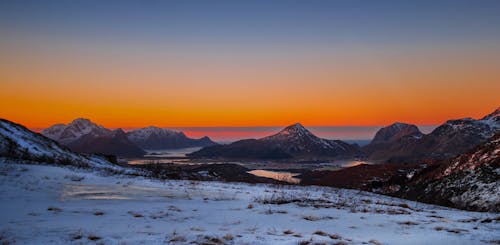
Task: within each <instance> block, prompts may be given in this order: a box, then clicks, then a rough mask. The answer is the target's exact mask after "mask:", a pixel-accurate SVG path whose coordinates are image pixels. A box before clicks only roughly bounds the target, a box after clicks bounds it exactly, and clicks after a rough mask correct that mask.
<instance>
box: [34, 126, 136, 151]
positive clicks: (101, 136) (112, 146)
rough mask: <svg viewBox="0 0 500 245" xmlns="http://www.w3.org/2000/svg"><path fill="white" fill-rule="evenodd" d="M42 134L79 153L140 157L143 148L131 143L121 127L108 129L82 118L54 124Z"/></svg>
mask: <svg viewBox="0 0 500 245" xmlns="http://www.w3.org/2000/svg"><path fill="white" fill-rule="evenodd" d="M42 134H43V135H45V136H47V137H49V138H51V139H53V140H56V141H58V142H59V143H61V144H64V145H66V146H67V147H69V148H70V149H71V150H73V151H76V152H81V153H102V154H108V155H116V156H123V157H141V156H143V155H144V154H145V152H144V150H142V149H141V148H139V147H138V146H136V145H135V144H134V143H132V142H131V141H130V140H129V139H128V138H127V136H126V134H125V132H123V130H121V129H117V130H110V129H107V128H104V127H102V126H100V125H97V124H95V123H93V122H92V121H90V120H88V119H84V118H78V119H75V120H73V121H72V122H71V123H70V124H68V125H64V124H56V125H54V126H52V127H49V128H47V129H45V130H43V131H42Z"/></svg>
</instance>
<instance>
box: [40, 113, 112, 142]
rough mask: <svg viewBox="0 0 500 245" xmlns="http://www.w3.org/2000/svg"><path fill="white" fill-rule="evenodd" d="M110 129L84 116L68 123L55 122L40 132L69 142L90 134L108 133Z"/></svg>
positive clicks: (100, 134) (59, 140) (54, 138)
mask: <svg viewBox="0 0 500 245" xmlns="http://www.w3.org/2000/svg"><path fill="white" fill-rule="evenodd" d="M110 133H111V130H109V129H107V128H104V127H103V126H100V125H97V124H95V123H93V122H92V121H90V120H89V119H85V118H77V119H75V120H73V121H72V122H71V123H70V124H68V125H65V124H56V125H53V126H51V127H49V128H46V129H45V130H43V131H42V134H43V135H45V136H46V137H49V138H51V139H53V140H56V141H58V142H60V143H63V144H68V143H71V142H73V141H75V140H78V139H79V138H80V137H82V136H84V135H87V134H91V135H94V136H104V135H109V134H110Z"/></svg>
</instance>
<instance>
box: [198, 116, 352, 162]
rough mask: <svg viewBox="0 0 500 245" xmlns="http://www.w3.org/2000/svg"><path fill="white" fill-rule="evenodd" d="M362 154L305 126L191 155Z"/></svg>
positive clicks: (258, 157)
mask: <svg viewBox="0 0 500 245" xmlns="http://www.w3.org/2000/svg"><path fill="white" fill-rule="evenodd" d="M358 154H359V147H358V146H357V145H351V144H348V143H345V142H343V141H340V140H327V139H321V138H319V137H317V136H315V135H314V134H312V133H311V132H310V131H309V130H307V129H306V128H304V127H303V126H302V125H301V124H299V123H297V124H293V125H290V126H288V127H286V128H285V129H283V130H281V131H280V132H278V133H277V134H274V135H271V136H268V137H264V138H261V139H247V140H240V141H237V142H234V143H232V144H229V145H218V146H210V147H205V148H203V149H201V150H200V151H197V152H194V153H192V154H190V156H192V157H227V158H249V159H252V158H253V159H273V158H275V159H279V158H291V157H295V158H308V159H321V158H325V157H330V158H334V157H346V156H355V155H358Z"/></svg>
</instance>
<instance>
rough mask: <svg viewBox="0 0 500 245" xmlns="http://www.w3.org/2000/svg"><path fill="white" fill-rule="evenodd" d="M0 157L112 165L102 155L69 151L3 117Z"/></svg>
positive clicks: (0, 130)
mask: <svg viewBox="0 0 500 245" xmlns="http://www.w3.org/2000/svg"><path fill="white" fill-rule="evenodd" d="M0 156H1V157H6V158H9V159H13V160H22V161H23V163H24V162H38V163H43V164H55V165H71V166H77V167H90V168H99V169H102V168H106V169H114V168H116V167H115V166H114V164H113V163H111V162H110V161H109V158H107V157H105V156H99V155H93V154H78V153H75V152H72V151H71V150H69V149H68V148H66V147H65V146H62V145H60V144H59V143H58V142H56V141H54V140H51V139H49V138H47V137H45V136H43V135H41V134H37V133H34V132H32V131H30V130H29V129H27V128H25V127H24V126H22V125H19V124H16V123H13V122H10V121H8V120H5V119H0Z"/></svg>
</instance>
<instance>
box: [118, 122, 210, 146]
mask: <svg viewBox="0 0 500 245" xmlns="http://www.w3.org/2000/svg"><path fill="white" fill-rule="evenodd" d="M127 137H128V139H129V140H130V141H132V142H134V143H135V144H136V145H138V146H139V147H141V148H142V149H148V150H154V149H177V148H186V147H204V146H210V145H216V144H217V143H215V142H213V141H212V140H211V139H210V138H208V137H206V136H205V137H203V138H200V139H192V138H188V137H187V136H186V135H185V134H184V133H183V132H179V131H174V130H170V129H165V128H158V127H154V126H150V127H146V128H140V129H136V130H133V131H130V132H128V133H127Z"/></svg>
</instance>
